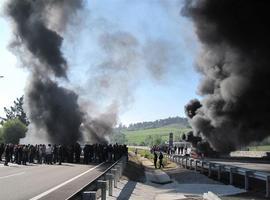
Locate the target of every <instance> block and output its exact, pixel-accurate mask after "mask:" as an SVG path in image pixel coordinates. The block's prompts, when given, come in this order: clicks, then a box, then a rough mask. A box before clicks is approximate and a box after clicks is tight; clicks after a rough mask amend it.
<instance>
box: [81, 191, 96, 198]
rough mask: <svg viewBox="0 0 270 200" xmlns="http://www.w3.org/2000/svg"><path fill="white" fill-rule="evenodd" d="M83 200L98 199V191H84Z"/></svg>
mask: <svg viewBox="0 0 270 200" xmlns="http://www.w3.org/2000/svg"><path fill="white" fill-rule="evenodd" d="M82 200H97V192H96V191H85V192H83V194H82Z"/></svg>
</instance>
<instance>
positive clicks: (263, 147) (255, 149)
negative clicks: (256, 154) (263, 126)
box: [249, 145, 270, 151]
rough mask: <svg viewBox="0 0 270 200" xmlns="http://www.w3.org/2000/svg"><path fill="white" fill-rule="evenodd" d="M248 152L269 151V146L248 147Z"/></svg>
mask: <svg viewBox="0 0 270 200" xmlns="http://www.w3.org/2000/svg"><path fill="white" fill-rule="evenodd" d="M249 150H250V151H270V145H262V146H251V147H249Z"/></svg>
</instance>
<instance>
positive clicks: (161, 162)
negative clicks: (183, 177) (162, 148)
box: [158, 152, 164, 169]
mask: <svg viewBox="0 0 270 200" xmlns="http://www.w3.org/2000/svg"><path fill="white" fill-rule="evenodd" d="M158 159H159V169H160V168H161V166H162V167H163V168H164V165H163V154H162V152H160V153H159V157H158Z"/></svg>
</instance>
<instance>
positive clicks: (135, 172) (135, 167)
mask: <svg viewBox="0 0 270 200" xmlns="http://www.w3.org/2000/svg"><path fill="white" fill-rule="evenodd" d="M122 178H123V179H127V180H132V181H135V182H142V183H143V182H145V174H144V167H143V166H142V164H141V162H140V161H139V160H138V158H137V156H134V155H132V154H129V161H128V163H127V165H126V168H125V170H124V172H123V177H122Z"/></svg>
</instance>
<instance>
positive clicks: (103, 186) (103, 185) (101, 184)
mask: <svg viewBox="0 0 270 200" xmlns="http://www.w3.org/2000/svg"><path fill="white" fill-rule="evenodd" d="M97 182H98V187H99V188H101V200H106V188H107V187H106V186H107V181H100V180H98V181H97Z"/></svg>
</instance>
